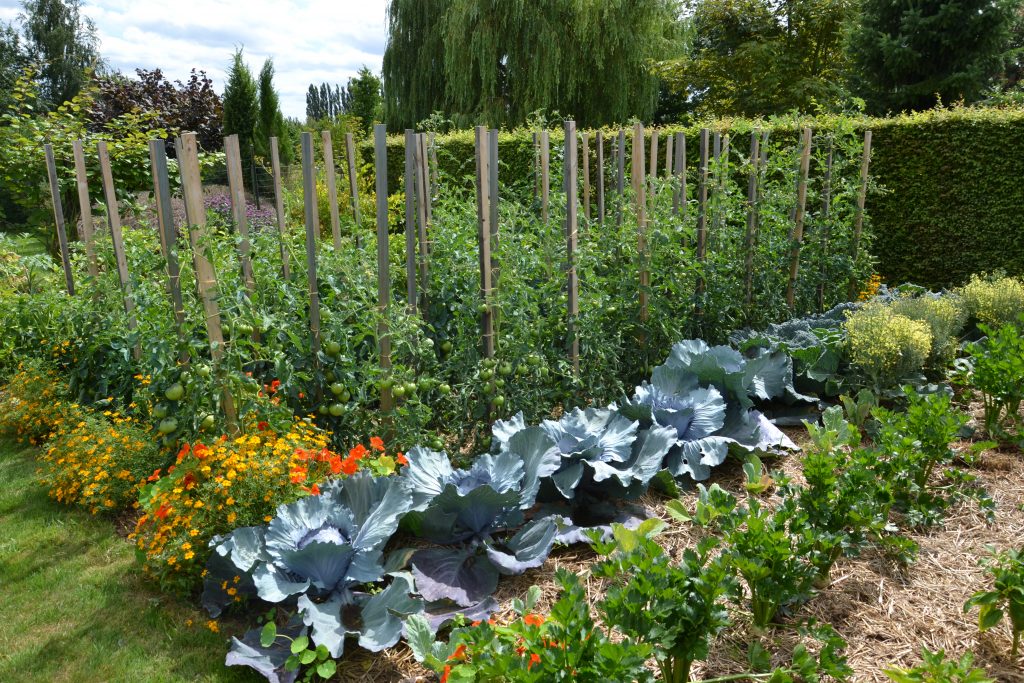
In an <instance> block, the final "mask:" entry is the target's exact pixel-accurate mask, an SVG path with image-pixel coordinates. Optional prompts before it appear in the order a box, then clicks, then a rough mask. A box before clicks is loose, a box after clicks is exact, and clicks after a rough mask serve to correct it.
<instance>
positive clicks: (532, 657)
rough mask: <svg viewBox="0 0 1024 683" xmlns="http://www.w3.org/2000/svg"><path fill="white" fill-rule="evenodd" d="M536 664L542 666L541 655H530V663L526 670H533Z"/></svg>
mask: <svg viewBox="0 0 1024 683" xmlns="http://www.w3.org/2000/svg"><path fill="white" fill-rule="evenodd" d="M534 664H540V655H539V654H537V653H536V652H534V653H533V654H531V655H530V662H529V664H527V665H526V670H527V671H529V670H530V669H532V668H533V665H534Z"/></svg>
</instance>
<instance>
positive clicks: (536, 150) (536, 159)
mask: <svg viewBox="0 0 1024 683" xmlns="http://www.w3.org/2000/svg"><path fill="white" fill-rule="evenodd" d="M539 196H540V138H539V137H538V136H537V131H534V132H533V202H534V204H536V203H537V198H538V197H539Z"/></svg>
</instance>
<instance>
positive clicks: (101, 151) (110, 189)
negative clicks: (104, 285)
mask: <svg viewBox="0 0 1024 683" xmlns="http://www.w3.org/2000/svg"><path fill="white" fill-rule="evenodd" d="M96 152H97V154H98V155H99V159H100V178H101V179H102V180H103V196H104V198H105V199H106V204H107V223H108V224H109V226H110V241H111V242H112V243H113V245H114V260H115V261H116V262H117V278H118V280H119V282H120V283H121V295H122V296H123V298H124V312H125V315H127V316H128V329H129V330H131V331H132V332H134V331H135V330H136V329H137V328H138V321H137V320H136V318H135V298H134V297H133V296H132V283H131V280H129V279H128V258H127V256H125V253H124V236H123V235H122V234H121V214H120V213H119V211H118V208H117V192H116V191H115V189H114V176H113V174H112V173H111V171H110V154H109V152H108V151H107V143H106V142H105V141H101V142H99V143H98V144H97V145H96ZM141 357H142V347H141V346H140V345H139V344H138V343H137V344H136V345H135V358H136V360H138V359H139V358H141Z"/></svg>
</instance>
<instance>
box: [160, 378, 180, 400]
mask: <svg viewBox="0 0 1024 683" xmlns="http://www.w3.org/2000/svg"><path fill="white" fill-rule="evenodd" d="M164 396H166V397H167V400H168V401H180V400H181V399H182V398H183V397H184V396H185V387H183V386H181V384H180V383H178V382H175V383H174V384H172V385H171V386H169V387H167V391H165V392H164Z"/></svg>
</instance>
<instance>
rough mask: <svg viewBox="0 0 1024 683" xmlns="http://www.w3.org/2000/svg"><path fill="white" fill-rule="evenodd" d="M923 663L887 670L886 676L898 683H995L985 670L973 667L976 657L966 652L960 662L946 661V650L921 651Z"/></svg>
mask: <svg viewBox="0 0 1024 683" xmlns="http://www.w3.org/2000/svg"><path fill="white" fill-rule="evenodd" d="M921 659H922V663H921V664H920V665H918V666H915V667H914V668H912V669H886V670H885V675H886V676H888V677H889V679H890V680H892V681H895V682H896V683H995V679H993V678H989V677H988V676H986V675H985V671H984V669H978V668H975V667H974V666H973V664H974V655H972V654H971V653H970V652H965V653H964V656H963V657H961V658H960V659H959V660H956V659H954V660H948V659H946V653H945V651H944V650H939V651H938V652H932V651H930V650H928V649H927V648H925V649H923V650H921Z"/></svg>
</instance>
